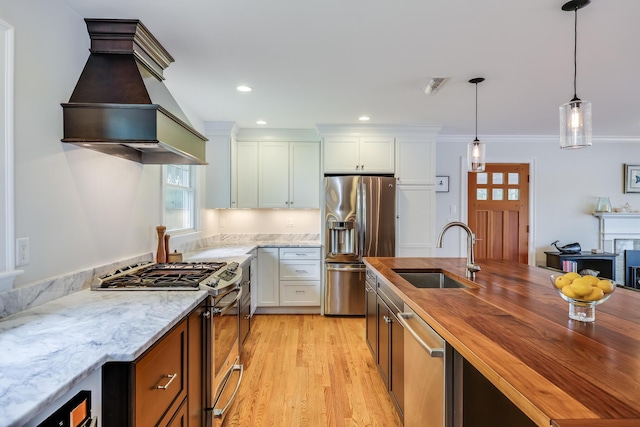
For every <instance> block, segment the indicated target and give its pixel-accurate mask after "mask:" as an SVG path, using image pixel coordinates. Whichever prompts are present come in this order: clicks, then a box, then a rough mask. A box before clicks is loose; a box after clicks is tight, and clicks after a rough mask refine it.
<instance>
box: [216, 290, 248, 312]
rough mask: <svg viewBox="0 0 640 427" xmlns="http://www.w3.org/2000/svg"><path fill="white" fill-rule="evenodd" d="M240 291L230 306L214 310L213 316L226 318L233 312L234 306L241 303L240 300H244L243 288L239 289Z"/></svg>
mask: <svg viewBox="0 0 640 427" xmlns="http://www.w3.org/2000/svg"><path fill="white" fill-rule="evenodd" d="M238 289H239V292H238V295H236V297H235V298H234V299H233V301H231V302H230V303H229V304H227V305H226V306H224V308H218V309H214V312H213V314H214V315H215V316H224V315H225V314H227V313H228V312H229V311H231V310H232V309H233V308H234V306H235V305H236V303H237V302H238V301H240V298H242V288H238Z"/></svg>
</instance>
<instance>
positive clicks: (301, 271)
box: [296, 270, 308, 273]
mask: <svg viewBox="0 0 640 427" xmlns="http://www.w3.org/2000/svg"><path fill="white" fill-rule="evenodd" d="M296 273H308V271H307V270H296Z"/></svg>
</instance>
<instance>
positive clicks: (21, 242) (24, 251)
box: [16, 237, 29, 266]
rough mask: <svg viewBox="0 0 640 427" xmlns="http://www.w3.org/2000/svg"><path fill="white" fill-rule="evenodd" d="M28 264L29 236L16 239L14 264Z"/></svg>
mask: <svg viewBox="0 0 640 427" xmlns="http://www.w3.org/2000/svg"><path fill="white" fill-rule="evenodd" d="M27 264H29V238H28V237H21V238H19V239H16V265H18V266H19V265H27Z"/></svg>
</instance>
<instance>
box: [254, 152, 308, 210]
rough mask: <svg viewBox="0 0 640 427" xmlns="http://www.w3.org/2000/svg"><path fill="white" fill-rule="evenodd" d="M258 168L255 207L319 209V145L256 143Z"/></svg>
mask: <svg viewBox="0 0 640 427" xmlns="http://www.w3.org/2000/svg"><path fill="white" fill-rule="evenodd" d="M258 169H259V177H260V179H259V184H258V188H259V199H258V207H261V208H299V209H302V208H319V207H320V146H319V143H317V142H260V144H259V163H258Z"/></svg>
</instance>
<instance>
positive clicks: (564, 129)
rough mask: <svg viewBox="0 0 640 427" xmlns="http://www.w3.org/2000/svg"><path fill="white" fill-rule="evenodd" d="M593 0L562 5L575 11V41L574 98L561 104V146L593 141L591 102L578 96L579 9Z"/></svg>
mask: <svg viewBox="0 0 640 427" xmlns="http://www.w3.org/2000/svg"><path fill="white" fill-rule="evenodd" d="M590 2H591V0H571V1H569V2H567V3H565V4H564V5H562V10H564V11H565V12H573V13H574V31H573V34H574V43H573V99H572V100H571V101H569V102H567V103H566V104H563V105H561V106H560V148H584V147H589V146H590V145H591V143H592V128H591V103H590V102H587V101H582V100H581V99H580V98H578V95H576V93H577V89H576V80H577V75H578V61H577V53H578V10H579V9H582V8H583V7H585V6H586V5H588V4H589V3H590Z"/></svg>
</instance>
